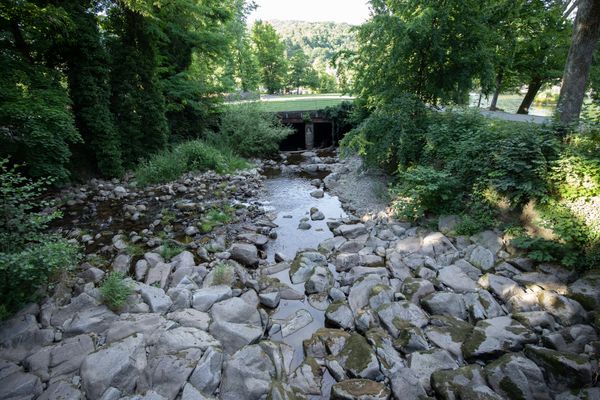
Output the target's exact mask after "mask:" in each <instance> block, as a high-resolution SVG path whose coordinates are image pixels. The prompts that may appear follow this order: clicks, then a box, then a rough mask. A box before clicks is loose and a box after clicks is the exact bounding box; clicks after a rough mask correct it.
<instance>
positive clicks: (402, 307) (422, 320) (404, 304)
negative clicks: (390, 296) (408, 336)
mask: <svg viewBox="0 0 600 400" xmlns="http://www.w3.org/2000/svg"><path fill="white" fill-rule="evenodd" d="M377 315H378V316H379V319H380V320H381V323H382V325H383V326H384V327H385V328H386V329H387V331H388V332H389V333H390V334H391V335H392V336H393V337H398V335H399V333H400V332H399V329H398V328H397V323H398V322H397V320H404V321H407V322H408V323H410V324H411V325H413V326H416V327H417V328H422V327H424V326H425V325H427V324H428V323H429V317H427V314H425V312H424V311H423V310H421V309H420V308H419V307H418V306H416V305H415V304H413V303H411V302H409V301H399V302H393V303H390V304H386V305H383V306H382V307H380V308H379V309H378V310H377Z"/></svg>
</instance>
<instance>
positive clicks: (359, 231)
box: [336, 224, 367, 239]
mask: <svg viewBox="0 0 600 400" xmlns="http://www.w3.org/2000/svg"><path fill="white" fill-rule="evenodd" d="M336 231H337V233H338V234H339V235H341V236H343V237H345V238H346V239H356V238H357V237H359V236H361V235H364V234H366V233H367V228H366V227H365V225H364V224H353V225H340V226H339V227H338V228H337V229H336Z"/></svg>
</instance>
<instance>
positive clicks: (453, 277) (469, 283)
mask: <svg viewBox="0 0 600 400" xmlns="http://www.w3.org/2000/svg"><path fill="white" fill-rule="evenodd" d="M437 278H438V280H439V281H440V282H441V283H443V284H444V285H446V286H448V287H449V288H451V289H452V290H454V291H455V292H459V293H467V292H475V291H476V290H477V289H478V286H477V284H476V283H475V281H474V280H472V279H471V278H470V277H469V276H468V275H467V274H466V273H465V272H464V271H463V270H462V269H461V268H460V267H458V266H456V265H450V266H448V267H444V268H442V269H440V270H439V272H438V276H437Z"/></svg>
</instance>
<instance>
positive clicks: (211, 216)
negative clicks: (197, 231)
mask: <svg viewBox="0 0 600 400" xmlns="http://www.w3.org/2000/svg"><path fill="white" fill-rule="evenodd" d="M232 219H233V209H232V208H231V207H224V208H223V209H222V210H219V209H217V208H212V209H210V210H209V211H208V212H207V213H206V215H205V216H204V218H202V224H201V225H200V228H201V230H202V232H203V233H209V232H211V231H212V230H213V229H214V228H215V226H218V225H222V224H226V223H228V222H230V221H231V220H232Z"/></svg>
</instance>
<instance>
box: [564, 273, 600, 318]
mask: <svg viewBox="0 0 600 400" xmlns="http://www.w3.org/2000/svg"><path fill="white" fill-rule="evenodd" d="M568 292H569V294H568V295H569V297H571V298H573V299H575V300H577V301H578V302H579V303H581V305H582V306H583V307H585V308H586V309H588V310H594V309H597V308H600V273H598V272H597V271H591V272H588V273H586V274H585V275H584V276H583V277H581V278H580V279H578V280H576V281H575V282H573V283H572V284H570V285H569V287H568Z"/></svg>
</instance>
